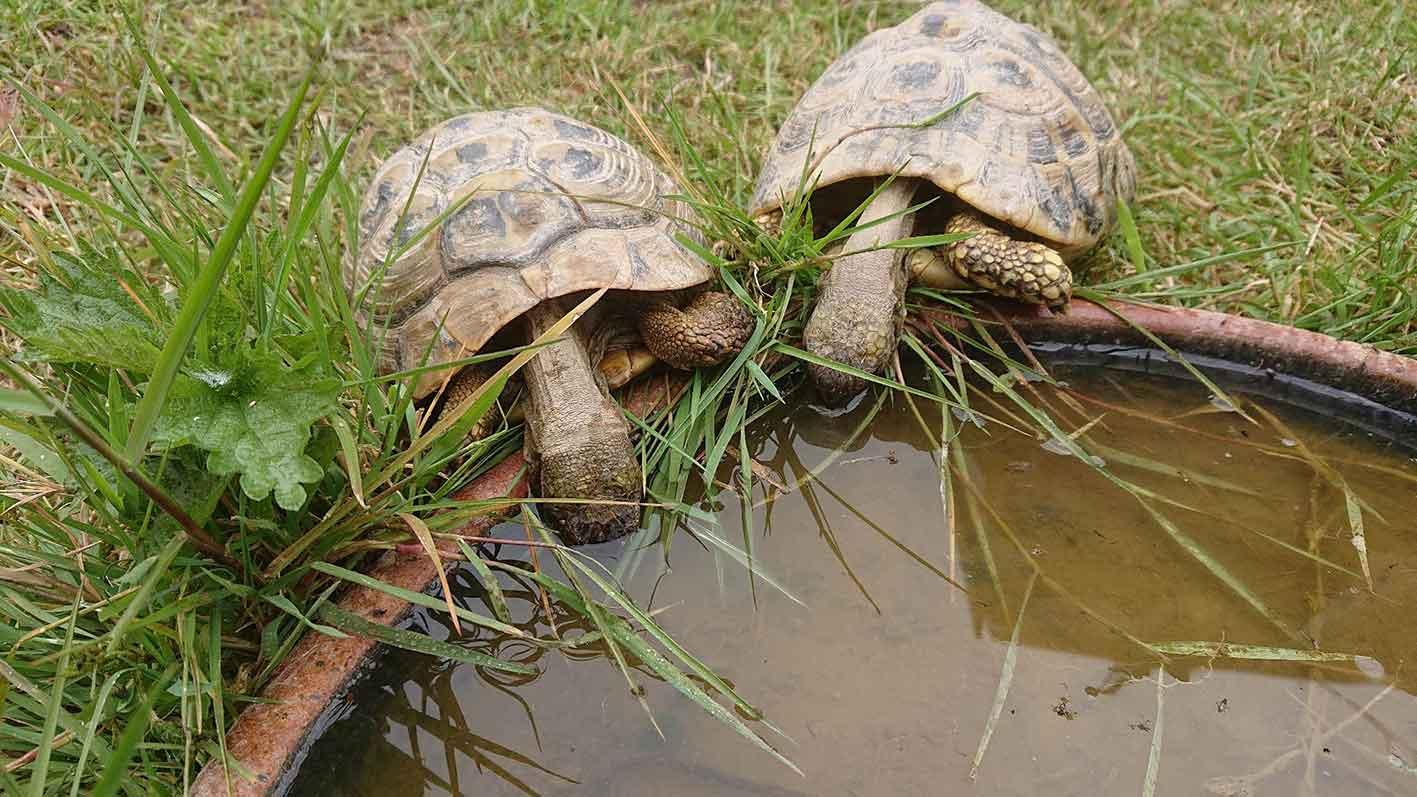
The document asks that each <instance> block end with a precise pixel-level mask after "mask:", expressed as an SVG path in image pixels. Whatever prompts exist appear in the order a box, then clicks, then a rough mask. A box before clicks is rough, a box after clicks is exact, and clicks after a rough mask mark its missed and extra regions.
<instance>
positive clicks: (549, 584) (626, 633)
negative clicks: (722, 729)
mask: <svg viewBox="0 0 1417 797" xmlns="http://www.w3.org/2000/svg"><path fill="white" fill-rule="evenodd" d="M488 564H489V565H492V566H494V567H508V566H507V565H505V564H503V563H501V562H489V563H488ZM518 573H520V574H521V575H523V576H526V577H527V578H530V579H532V580H534V581H536V583H538V584H540V585H541V586H543V587H545V588H546V589H547V591H549V592H551V593H552V595H554V596H555V598H556V600H557V601H560V602H561V603H563V604H565V605H566V606H568V607H569V608H571V609H572V610H573V611H576V612H577V613H579V614H581V615H583V616H588V615H589V614H590V611H591V606H593V605H594V604H593V603H588V602H587V601H586V599H585V598H584V597H583V596H581V595H579V594H577V593H576V592H575V591H574V590H572V589H571V588H569V587H567V586H566V585H564V584H561V583H560V582H557V581H555V580H553V579H550V578H547V577H546V576H545V575H543V574H541V573H528V572H526V571H523V570H518ZM604 625H605V630H606V631H607V632H608V633H609V634H610V637H609V638H611V639H613V640H614V641H615V642H616V643H618V644H620V645H623V646H624V647H625V648H626V649H628V650H629V651H631V652H632V653H634V654H635V656H636V657H637V658H639V660H640V661H642V662H644V664H645V665H646V666H648V667H649V668H650V670H651V671H652V672H654V674H655V675H657V676H659V677H660V678H661V679H663V680H664V682H665V683H667V684H669V685H670V686H672V687H674V689H675V690H677V691H678V692H679V693H680V694H682V695H684V696H685V697H687V698H689V700H690V701H692V702H693V703H694V704H695V705H697V706H699V708H701V709H703V710H704V711H705V712H706V713H708V715H709V716H711V717H713V718H714V719H716V720H718V721H720V722H722V723H724V724H725V725H727V726H729V727H730V728H732V729H733V731H734V732H735V733H737V734H738V735H739V736H741V737H743V738H744V739H746V740H748V741H749V742H751V743H752V744H753V746H755V747H757V748H759V749H760V750H763V751H764V752H766V753H768V754H769V755H771V756H772V757H773V758H775V759H777V760H778V761H779V762H780V763H782V764H783V765H784V766H786V767H788V768H789V769H791V770H792V771H793V772H796V773H797V774H798V775H802V774H803V773H802V770H801V769H799V768H798V767H797V765H796V764H794V763H792V761H791V760H789V759H788V758H787V757H786V756H784V755H783V754H782V753H780V752H778V751H777V749H776V748H774V747H773V746H772V745H770V744H768V742H767V740H766V739H764V738H763V737H762V736H761V735H759V734H758V733H757V732H755V731H754V730H753V729H752V728H749V727H748V726H747V725H746V724H745V723H744V722H743V721H742V720H741V719H739V718H738V716H737V715H736V714H734V713H733V712H732V711H729V710H728V709H727V708H725V707H724V706H723V705H722V704H721V703H719V702H718V701H716V700H714V699H713V697H712V696H710V695H709V694H708V693H707V692H705V691H704V690H703V689H702V688H701V687H700V686H699V685H698V684H697V683H695V682H694V681H693V680H692V679H690V678H689V677H687V676H686V675H685V674H684V673H683V672H682V671H680V670H679V668H678V667H675V666H674V665H673V664H672V663H670V662H669V660H668V659H666V658H664V656H662V655H661V654H660V653H659V651H657V650H655V649H654V648H652V647H650V646H649V645H648V644H646V643H645V641H644V640H642V639H640V638H639V637H638V636H636V634H635V632H634V630H633V629H632V628H630V626H629V624H628V623H626V622H625V621H624V620H622V619H620V618H618V617H613V616H607V617H606V618H605V623H604ZM730 694H731V691H730Z"/></svg>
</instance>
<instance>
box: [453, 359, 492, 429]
mask: <svg viewBox="0 0 1417 797" xmlns="http://www.w3.org/2000/svg"><path fill="white" fill-rule="evenodd" d="M496 371H497V369H496V367H495V366H491V365H487V364H479V365H465V366H463V367H462V368H460V369H458V372H457V373H456V374H453V378H452V379H450V380H449V381H448V387H447V388H446V389H445V390H444V391H443V398H442V401H441V402H440V406H439V409H438V413H439V414H440V415H441V414H442V413H444V412H448V411H450V410H452V409H454V408H455V407H457V406H458V405H459V404H461V403H462V402H463V400H464V399H466V398H467V397H468V396H471V395H472V394H473V393H475V392H476V391H477V389H478V388H480V387H482V384H483V383H484V382H486V381H487V380H488V379H491V378H492V374H494V373H496ZM500 423H501V413H500V412H499V411H498V409H497V406H496V405H495V404H494V405H493V406H491V407H488V408H487V412H486V413H484V414H483V416H482V417H481V418H478V419H477V423H474V424H473V425H472V428H471V429H469V430H467V439H469V440H481V439H482V438H484V437H486V436H487V435H489V434H491V433H492V432H493V430H495V429H496V428H497V426H498V425H499V424H500Z"/></svg>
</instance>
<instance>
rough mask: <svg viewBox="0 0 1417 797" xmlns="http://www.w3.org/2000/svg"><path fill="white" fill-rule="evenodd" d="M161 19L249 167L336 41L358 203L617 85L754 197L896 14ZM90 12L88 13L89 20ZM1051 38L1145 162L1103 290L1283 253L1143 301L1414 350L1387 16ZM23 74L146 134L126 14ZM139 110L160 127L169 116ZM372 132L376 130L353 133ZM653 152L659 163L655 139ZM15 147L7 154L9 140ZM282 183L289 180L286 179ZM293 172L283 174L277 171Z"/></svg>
mask: <svg viewBox="0 0 1417 797" xmlns="http://www.w3.org/2000/svg"><path fill="white" fill-rule="evenodd" d="M304 6H305V8H304V10H303V11H284V10H282V8H283V6H282V5H281V4H275V3H241V4H236V3H228V4H205V3H192V4H187V3H153V4H149V11H148V12H147V14H146V16H145V18H144V19H145V23H146V25H147V26H148V30H149V31H150V32H149V34H148V35H149V36H150V37H151V42H152V46H153V48H154V50H155V51H156V52H157V53H158V55H159V57H160V58H161V59H162V61H163V63H164V64H166V65H167V68H168V69H170V70H171V72H170V78H171V80H172V82H173V84H174V86H175V87H176V88H177V89H178V91H179V92H180V93H181V95H182V97H183V98H184V101H186V102H187V103H188V104H189V105H190V107H191V109H192V111H193V115H194V116H195V117H196V118H197V119H198V120H200V122H201V123H203V125H204V129H206V130H209V131H210V133H211V135H212V137H213V139H214V142H215V146H214V149H215V150H216V152H217V154H218V156H219V157H220V158H222V160H223V162H224V163H226V164H227V165H228V166H229V167H230V168H232V169H233V170H234V169H236V168H238V167H239V165H240V164H243V163H249V162H251V161H253V160H254V159H255V157H256V155H257V154H258V152H259V149H260V147H261V145H262V143H263V142H264V141H265V140H266V139H267V137H268V135H269V132H270V129H271V126H272V125H273V123H274V121H275V120H276V118H277V117H278V116H279V112H280V109H281V108H282V107H283V106H284V104H285V103H286V102H287V101H288V99H289V97H290V95H291V92H292V91H293V89H294V87H295V85H296V83H297V82H298V80H299V78H300V76H301V74H302V73H303V71H304V70H305V69H306V68H307V67H308V65H309V63H310V58H309V56H308V55H307V53H308V52H309V51H310V50H311V49H312V48H314V47H315V46H317V45H318V44H322V43H323V45H324V46H327V47H328V48H329V58H328V59H327V61H326V63H325V65H324V66H323V67H322V68H321V70H320V73H319V82H318V85H319V88H320V89H321V90H323V91H324V92H325V95H326V98H325V101H324V103H323V105H322V113H323V114H324V116H325V118H326V119H327V121H328V123H329V125H330V126H331V128H332V130H333V131H334V133H335V134H336V135H338V134H342V133H343V132H345V131H348V130H349V129H350V128H351V127H353V126H355V125H356V124H357V125H358V130H357V131H356V132H355V137H354V141H353V143H352V145H351V149H350V153H349V155H348V157H347V161H348V163H349V164H350V165H351V166H352V167H353V171H352V174H351V177H352V180H353V182H354V184H355V185H356V186H362V182H361V179H360V178H361V177H364V176H367V174H368V173H369V172H370V170H371V169H372V167H373V166H374V165H375V164H376V163H377V161H378V160H379V158H381V157H383V156H386V155H387V154H389V153H390V152H391V151H393V150H394V149H395V148H397V147H398V146H399V145H400V144H401V143H402V142H404V141H406V140H407V139H409V138H410V137H412V136H413V135H415V134H417V133H418V132H419V131H421V130H423V129H424V128H426V127H428V126H429V125H431V124H433V123H435V122H437V121H439V120H441V119H444V118H447V117H449V116H452V115H454V114H457V113H461V112H465V111H468V110H474V109H486V108H498V107H507V106H513V105H524V104H539V105H545V106H547V107H549V108H552V109H555V110H559V111H562V112H564V113H568V114H571V115H574V116H579V117H581V118H584V119H586V120H587V121H590V122H593V123H596V124H599V125H601V126H604V127H605V128H607V129H609V130H611V131H612V132H616V133H620V134H627V135H629V137H630V138H631V140H638V139H640V138H641V137H637V136H635V135H634V133H633V132H632V131H631V125H630V123H629V120H628V118H627V116H626V114H625V109H624V108H623V106H622V105H621V104H620V102H619V101H618V99H617V97H616V94H615V92H614V89H613V86H615V85H618V86H619V87H620V88H621V89H623V91H624V92H625V94H626V95H627V96H628V97H629V99H630V101H631V102H632V103H634V104H635V106H636V107H637V108H639V109H640V110H641V111H642V112H643V113H644V115H645V117H646V119H647V121H648V122H649V124H650V126H651V127H653V128H655V129H656V132H658V133H660V134H664V133H665V128H666V126H667V124H666V121H665V119H664V114H663V113H662V112H661V110H662V108H663V106H664V104H665V103H669V104H671V105H672V106H673V107H674V108H675V109H677V110H678V111H679V112H680V113H681V114H682V115H683V117H684V123H685V124H684V126H685V130H686V133H687V136H688V138H689V139H690V142H691V143H692V145H693V146H694V147H695V148H696V149H697V150H698V151H699V152H701V153H703V155H704V156H705V158H706V160H708V162H709V163H711V164H713V165H714V166H715V167H716V168H719V169H721V170H722V171H723V177H724V179H725V181H726V182H728V183H729V184H731V185H732V186H734V187H735V188H737V189H738V191H739V192H740V195H745V194H746V192H747V190H748V189H749V187H750V186H751V183H752V179H753V177H754V175H755V174H756V165H757V163H758V159H759V158H760V156H761V154H762V152H763V150H764V149H765V148H766V146H767V144H768V142H770V141H771V139H772V135H773V132H774V130H775V125H776V124H778V123H779V122H780V121H781V120H782V119H783V118H784V117H785V115H786V114H787V112H788V110H789V109H790V108H791V106H792V103H793V101H794V99H795V97H796V96H797V95H798V94H799V93H800V92H801V91H802V90H803V89H804V88H805V87H806V86H807V85H808V84H809V83H810V82H811V80H812V79H813V78H814V77H815V76H816V75H817V74H818V73H820V72H821V70H822V69H823V68H824V67H825V65H826V64H827V63H828V62H829V61H830V60H831V59H832V58H834V57H835V56H836V55H837V54H838V53H840V52H842V51H843V50H844V49H846V48H847V47H848V46H849V45H850V44H851V42H853V41H854V40H855V39H856V38H858V37H859V36H860V35H861V34H862V33H863V32H865V31H867V30H869V29H871V28H873V27H878V26H881V25H885V24H890V23H892V22H894V21H896V20H899V19H901V18H903V17H904V16H906V15H907V14H908V13H909V11H910V8H911V7H912V6H911V4H908V3H889V2H882V3H876V2H825V1H813V2H809V1H808V0H796V1H795V2H781V1H779V2H763V3H749V2H716V3H715V2H630V1H629V0H624V1H623V2H595V1H592V0H585V1H584V2H520V1H518V2H512V1H511V0H492V1H491V2H484V3H470V4H469V3H433V2H328V3H306V4H304ZM95 7H97V8H95ZM997 7H998V8H999V9H1000V10H1002V11H1004V12H1006V13H1009V14H1011V15H1013V16H1015V17H1016V18H1019V19H1022V20H1025V21H1028V22H1030V23H1032V24H1034V25H1036V26H1038V27H1040V28H1042V29H1043V30H1045V31H1047V32H1049V33H1051V34H1052V35H1053V36H1054V37H1055V38H1056V39H1057V40H1058V41H1059V42H1060V43H1061V45H1062V46H1063V48H1064V50H1065V51H1066V52H1068V53H1069V54H1070V55H1071V56H1072V57H1073V58H1074V60H1075V61H1076V62H1077V63H1078V65H1079V66H1080V67H1081V68H1082V70H1083V72H1084V73H1085V74H1087V75H1088V76H1089V77H1090V78H1091V79H1092V80H1093V82H1094V83H1095V84H1096V85H1097V87H1098V88H1099V90H1100V91H1101V92H1102V94H1103V96H1104V97H1106V98H1107V99H1108V101H1109V102H1110V103H1111V104H1112V107H1113V109H1114V112H1115V114H1116V115H1117V117H1118V118H1119V120H1120V121H1121V122H1122V124H1123V125H1124V126H1125V129H1126V136H1127V139H1128V141H1129V142H1130V144H1131V147H1132V149H1133V151H1134V152H1135V154H1136V156H1137V164H1138V174H1139V186H1138V194H1139V195H1138V199H1137V202H1136V205H1137V207H1136V208H1135V215H1136V217H1137V226H1138V228H1139V231H1140V233H1141V242H1142V245H1143V249H1144V250H1145V253H1146V257H1145V260H1144V262H1143V263H1142V264H1137V263H1134V262H1133V258H1132V257H1131V256H1130V255H1129V254H1128V253H1126V252H1125V250H1124V247H1122V246H1120V245H1113V246H1112V247H1110V248H1108V249H1107V250H1105V251H1102V252H1100V253H1099V256H1098V257H1096V258H1095V259H1094V261H1093V263H1092V266H1093V268H1092V270H1091V271H1090V272H1089V275H1090V278H1091V279H1092V280H1094V281H1101V280H1105V279H1108V278H1111V277H1116V276H1119V275H1123V274H1129V273H1132V272H1133V271H1135V270H1136V268H1137V267H1138V265H1140V266H1141V267H1142V268H1148V269H1151V268H1160V267H1165V266H1172V265H1177V264H1181V263H1188V262H1191V261H1194V260H1198V259H1202V258H1205V257H1208V256H1212V255H1216V254H1221V253H1227V252H1234V251H1238V250H1243V249H1251V248H1258V247H1262V246H1265V245H1267V244H1275V243H1285V242H1294V243H1295V246H1293V247H1290V248H1285V249H1280V250H1276V251H1271V252H1269V253H1267V254H1265V255H1263V256H1257V257H1253V258H1243V259H1239V260H1234V261H1230V262H1227V263H1225V264H1223V265H1220V266H1215V267H1211V268H1202V269H1197V270H1194V271H1190V272H1188V273H1185V274H1182V275H1178V276H1167V277H1164V278H1160V279H1158V280H1156V281H1155V282H1153V283H1150V284H1141V285H1137V286H1136V287H1135V290H1136V291H1137V292H1138V293H1143V294H1146V295H1148V296H1152V297H1156V298H1163V299H1165V300H1171V301H1178V302H1185V303H1187V304H1191V305H1195V306H1205V307H1209V308H1212V309H1219V310H1225V311H1229V312H1238V313H1244V314H1248V315H1253V316H1256V317H1260V318H1265V319H1269V320H1277V321H1282V322H1285V323H1291V324H1295V325H1298V326H1301V327H1304V328H1307V329H1315V330H1320V331H1323V332H1327V333H1329V334H1333V335H1337V336H1339V337H1344V338H1350V339H1354V340H1363V341H1368V342H1372V343H1374V344H1376V345H1379V346H1382V347H1384V348H1390V349H1393V350H1396V351H1401V352H1411V351H1414V350H1417V332H1414V329H1417V327H1414V324H1417V297H1414V295H1413V292H1412V290H1411V286H1412V281H1413V277H1414V275H1417V255H1414V254H1413V251H1414V249H1413V247H1412V246H1411V245H1410V239H1411V237H1412V234H1413V233H1412V225H1413V214H1414V207H1417V205H1414V202H1417V199H1415V198H1414V185H1417V182H1414V178H1415V177H1417V136H1414V130H1415V129H1417V77H1414V74H1413V70H1414V66H1413V61H1412V59H1413V57H1414V56H1413V45H1412V43H1413V42H1414V41H1417V19H1414V18H1413V17H1412V15H1411V14H1404V13H1403V11H1404V3H1402V2H1400V0H1385V1H1384V2H1376V3H1349V4H1342V3H1300V4H1294V3H1277V2H1276V3H1266V2H1247V3H1245V4H1244V5H1243V7H1241V8H1240V9H1237V10H1227V9H1226V8H1222V7H1221V6H1219V5H1218V4H1198V3H1171V2H1131V3H1107V2H1084V3H1073V2H1057V1H1055V2H1044V3H1020V2H1000V3H998V4H997ZM10 8H11V10H10V11H7V12H0V13H5V14H7V15H8V18H5V19H4V20H3V29H4V32H3V33H0V37H3V38H0V46H3V47H4V52H5V53H7V56H6V57H7V59H8V60H9V61H10V63H9V65H8V67H9V68H8V71H9V72H10V73H11V74H12V75H14V76H15V77H19V78H22V79H23V80H24V82H25V84H26V85H27V86H29V87H31V89H32V90H33V91H35V92H36V93H37V94H39V95H40V96H41V97H43V98H45V99H46V100H47V101H49V102H51V103H53V104H54V106H55V107H56V109H57V110H59V111H60V113H62V115H63V116H64V118H65V119H67V120H68V121H69V122H70V123H71V124H73V125H75V126H76V127H77V128H79V129H80V130H82V131H84V132H85V133H86V134H87V135H88V136H89V137H90V138H91V140H95V141H100V142H103V141H109V140H111V139H112V138H113V136H114V131H115V130H117V131H123V132H126V131H128V130H130V129H131V126H132V122H133V109H134V107H135V100H136V98H137V93H138V86H139V85H140V76H141V73H142V65H141V62H140V61H138V60H137V59H135V58H134V57H133V55H132V53H131V52H130V50H129V46H130V44H131V37H130V36H129V35H128V34H127V32H126V30H125V28H124V26H123V24H122V22H121V19H120V18H119V17H118V15H117V12H116V11H115V10H114V8H113V6H112V5H111V4H93V3H78V2H72V3H67V2H32V3H28V4H26V3H23V2H21V3H19V4H18V5H11V6H10ZM154 95H155V92H152V91H149V92H148V96H147V106H148V108H147V110H148V111H149V112H152V113H158V114H161V113H162V111H161V106H160V104H159V99H158V98H157V97H155V96H154ZM361 116H362V118H361ZM154 121H155V120H152V119H149V120H147V121H146V123H145V124H143V125H142V126H141V128H140V131H139V135H138V138H139V139H140V141H138V142H137V143H138V146H139V147H140V148H142V149H143V151H145V152H148V153H152V154H154V155H155V156H156V157H159V158H161V156H162V155H163V154H166V155H167V157H168V158H170V159H171V161H170V163H169V164H167V165H168V167H169V168H171V169H173V170H175V171H174V172H173V173H174V174H175V175H183V174H190V173H191V171H190V170H191V169H192V164H190V163H188V162H186V160H185V158H186V157H187V152H188V148H187V147H186V146H185V145H184V143H183V140H182V137H181V135H180V133H179V131H178V130H177V129H176V127H175V125H174V123H173V121H172V119H171V118H170V116H165V117H164V118H162V119H160V120H156V122H157V123H154ZM11 124H12V129H13V130H14V132H15V134H16V136H17V137H18V146H19V147H22V148H23V152H24V153H25V154H26V155H27V156H28V157H29V158H31V159H32V160H33V161H35V162H36V163H39V164H42V165H44V166H45V167H49V168H58V169H62V170H68V169H73V170H75V172H76V173H77V174H78V175H80V176H82V175H83V174H85V172H84V171H83V167H82V166H73V167H71V165H70V164H71V161H72V158H71V155H70V154H69V152H68V151H67V150H66V149H65V147H64V146H63V144H62V142H61V140H60V139H59V138H58V137H57V136H55V134H54V131H53V129H52V128H51V127H49V126H47V125H45V124H43V121H42V120H41V119H40V118H38V117H37V115H35V114H33V113H22V114H21V115H20V116H19V118H18V119H16V120H14V121H13V122H12V123H11ZM641 143H643V141H642V140H641ZM5 146H6V147H7V148H8V149H10V150H12V151H13V150H14V149H15V148H16V147H17V142H16V141H15V140H13V139H9V137H8V136H7V140H6V141H5ZM285 173H286V174H288V172H285ZM278 174H281V173H280V172H278ZM3 196H4V197H5V199H6V202H5V207H6V210H5V216H4V217H0V221H3V223H4V225H5V230H6V233H7V235H6V236H5V240H3V242H0V253H3V254H4V255H5V256H6V257H7V258H8V259H9V260H10V261H12V267H13V265H15V263H21V264H22V263H25V262H27V260H28V259H29V257H28V255H27V254H26V251H27V249H28V245H27V244H26V243H25V238H24V234H23V233H22V232H21V231H20V230H19V229H18V228H19V222H20V221H21V220H22V219H23V220H25V221H26V222H27V223H28V224H29V225H30V226H31V227H32V228H33V229H32V233H31V234H36V235H43V234H44V233H45V232H51V231H55V230H62V229H63V227H62V225H59V224H57V222H58V217H59V216H60V215H62V214H63V213H64V212H65V211H64V204H63V202H62V200H61V201H59V203H58V206H57V207H56V206H55V205H53V204H51V199H52V197H48V196H45V194H44V192H42V191H40V190H38V189H36V187H35V186H33V185H32V184H31V183H28V182H27V181H25V180H23V179H19V178H16V177H15V176H9V177H8V178H7V179H6V180H5V181H4V184H3Z"/></svg>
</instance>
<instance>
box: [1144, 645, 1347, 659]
mask: <svg viewBox="0 0 1417 797" xmlns="http://www.w3.org/2000/svg"><path fill="white" fill-rule="evenodd" d="M1151 645H1152V646H1153V647H1155V648H1156V649H1157V650H1160V651H1163V652H1165V653H1168V654H1170V655H1172V656H1183V657H1196V656H1199V657H1202V658H1207V659H1236V660H1241V661H1298V662H1319V661H1342V662H1350V663H1356V662H1358V661H1361V660H1364V659H1366V658H1367V657H1365V656H1359V655H1357V654H1354V653H1338V652H1335V651H1327V650H1313V649H1311V648H1279V647H1273V646H1271V645H1246V644H1242V643H1237V642H1205V641H1176V642H1153V643H1151Z"/></svg>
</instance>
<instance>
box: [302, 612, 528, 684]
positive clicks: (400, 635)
mask: <svg viewBox="0 0 1417 797" xmlns="http://www.w3.org/2000/svg"><path fill="white" fill-rule="evenodd" d="M320 618H321V619H322V620H324V621H325V622H327V623H329V624H330V625H332V626H334V627H335V628H338V629H340V630H341V631H344V632H345V633H347V634H353V635H354V636H360V637H364V638H365V639H373V640H376V641H379V642H383V643H384V644H386V645H392V646H394V647H396V648H403V649H404V650H411V651H413V652H415V653H424V654H427V655H429V656H437V657H439V658H443V659H451V660H453V661H460V662H462V663H464V664H472V665H474V666H477V667H486V668H487V669H489V670H499V671H501V672H510V673H516V674H517V675H536V674H538V673H539V672H540V670H538V669H536V668H535V667H532V666H529V665H526V664H519V663H517V662H514V661H505V660H503V659H499V658H496V657H495V656H489V655H487V654H486V653H479V652H477V651H475V650H468V649H466V648H463V647H460V646H458V645H454V644H452V643H449V642H444V641H442V640H441V639H434V638H432V637H430V636H427V635H426V634H420V633H417V632H415V631H404V630H402V629H398V628H390V627H388V626H386V625H381V624H379V623H374V622H370V621H368V620H365V619H364V618H363V617H360V616H359V615H357V614H354V613H353V612H348V611H345V610H344V609H341V608H340V607H339V606H338V605H336V604H334V603H326V604H325V605H324V606H321V607H320Z"/></svg>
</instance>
